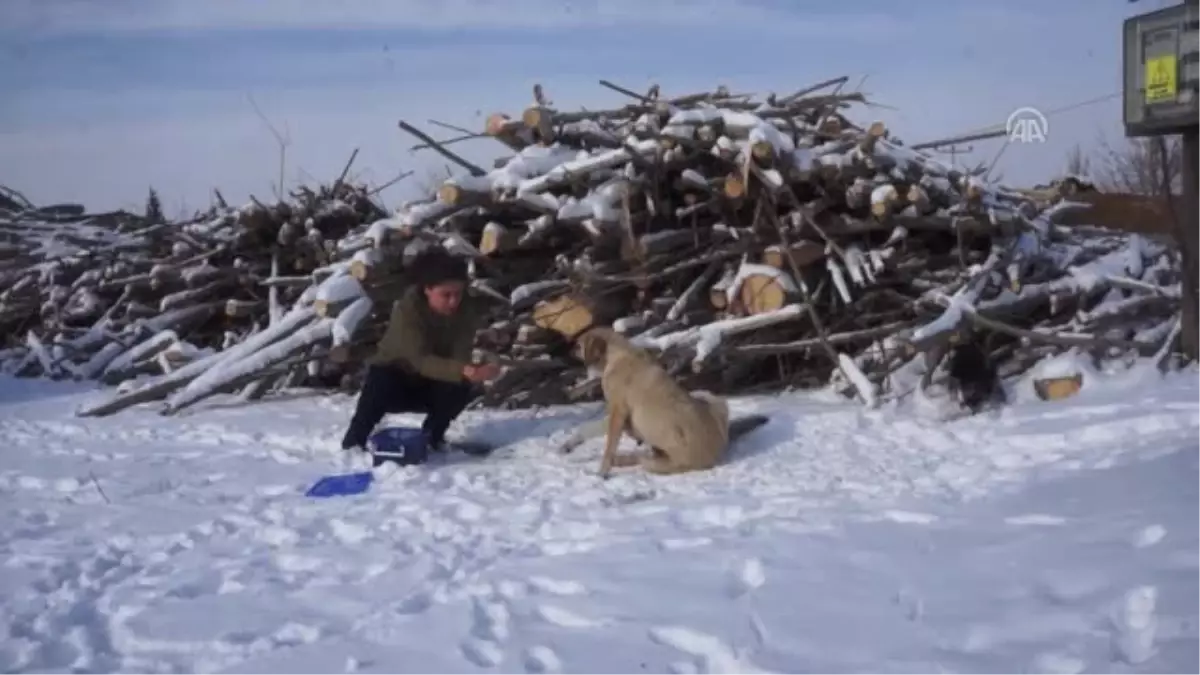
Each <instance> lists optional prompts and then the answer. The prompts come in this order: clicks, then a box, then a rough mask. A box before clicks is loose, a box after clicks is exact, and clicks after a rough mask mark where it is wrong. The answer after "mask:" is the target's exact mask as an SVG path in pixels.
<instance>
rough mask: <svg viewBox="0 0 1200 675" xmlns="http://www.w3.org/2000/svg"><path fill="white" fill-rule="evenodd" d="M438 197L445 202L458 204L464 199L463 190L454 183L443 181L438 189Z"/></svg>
mask: <svg viewBox="0 0 1200 675" xmlns="http://www.w3.org/2000/svg"><path fill="white" fill-rule="evenodd" d="M437 198H438V201H439V202H442V203H443V204H449V205H450V206H457V205H458V203H459V202H460V201H462V199H463V190H462V188H460V187H458V186H457V185H455V184H454V183H442V185H441V187H439V188H438V190H437Z"/></svg>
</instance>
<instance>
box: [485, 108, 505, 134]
mask: <svg viewBox="0 0 1200 675" xmlns="http://www.w3.org/2000/svg"><path fill="white" fill-rule="evenodd" d="M511 121H512V119H511V118H510V117H509V116H508V115H505V114H504V113H492V114H491V115H488V116H487V121H486V122H485V123H484V125H483V131H484V133H486V134H487V135H488V136H501V135H504V134H505V133H507V131H508V128H509V124H510V122H511Z"/></svg>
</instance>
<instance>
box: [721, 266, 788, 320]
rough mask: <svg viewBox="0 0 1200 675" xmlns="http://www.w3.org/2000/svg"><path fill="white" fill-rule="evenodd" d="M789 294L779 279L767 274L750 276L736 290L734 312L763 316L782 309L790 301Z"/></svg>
mask: <svg viewBox="0 0 1200 675" xmlns="http://www.w3.org/2000/svg"><path fill="white" fill-rule="evenodd" d="M790 296H791V294H790V293H789V292H788V291H787V289H786V288H784V286H783V284H781V283H780V282H779V279H778V278H777V277H775V276H773V275H768V274H750V275H747V276H746V277H745V278H744V279H743V280H742V285H741V287H740V288H738V293H737V299H736V303H735V307H734V309H735V311H737V312H738V313H742V314H763V313H766V312H773V311H775V310H777V309H780V308H782V307H783V306H784V305H787V304H788V303H789V302H790V301H791V297H790Z"/></svg>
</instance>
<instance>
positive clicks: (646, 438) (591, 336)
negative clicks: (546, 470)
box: [563, 327, 767, 478]
mask: <svg viewBox="0 0 1200 675" xmlns="http://www.w3.org/2000/svg"><path fill="white" fill-rule="evenodd" d="M576 344H577V347H578V350H579V356H580V358H581V359H582V360H583V362H584V363H585V364H586V365H587V366H588V367H589V369H591V370H593V371H598V372H600V373H601V375H600V386H601V389H602V390H603V392H604V403H605V417H604V419H603V420H601V421H600V424H602V425H603V433H605V443H604V454H603V455H602V457H601V460H600V475H601V476H602V477H605V478H607V477H608V475H609V473H610V472H611V471H612V469H613V467H628V466H635V465H639V464H640V465H641V466H642V468H643V469H645V470H646V471H649V472H651V473H656V474H676V473H683V472H687V471H700V470H705V469H711V468H712V467H714V466H716V465H717V464H718V463H719V462H720V461H721V459H722V458H723V457H724V455H725V450H726V448H727V447H728V445H729V441H730V439H731V434H732V436H733V437H736V436H738V435H741V434H743V433H746V432H747V431H750V430H751V429H754V428H756V427H758V426H761V425H762V424H765V423H766V422H767V418H766V417H765V416H762V415H754V416H749V417H743V418H740V419H738V420H735V424H734V425H731V424H730V420H729V405H728V403H726V401H725V399H723V398H721V397H719V396H716V395H714V394H712V393H710V392H706V391H697V392H692V393H689V392H688V391H686V390H685V389H684V388H683V387H681V386H680V385H679V384H678V383H677V382H675V380H673V379H672V378H671V376H670V375H668V374H667V372H666V371H665V370H664V369H663V367H662V366H661V365H659V363H658V362H657V361H656V360H655V359H654V358H653V357H652V356H650V354H648V353H646V352H645V351H644V350H642V349H640V348H638V347H637V346H635V345H634V344H632V343H631V342H630V341H629V340H628V339H627V338H626V337H625V336H623V335H621V334H620V333H617V332H616V331H614V330H612V329H611V328H602V327H596V328H591V329H588V330H587V331H585V332H584V333H583V334H582V335H581V336H579V338H577V340H576ZM597 431H598V430H597V429H596V427H595V426H593V425H586V426H585V428H583V429H581V430H580V432H579V433H577V434H576V436H575V437H574V439H572V440H571V441H569V442H568V443H567V444H566V445H565V446H564V447H563V451H564V452H570V451H571V450H572V449H573V448H574V447H575V446H577V445H578V444H579V443H582V442H583V440H585V439H586V438H588V437H591V436H593V435H599V433H598V432H597ZM622 433H627V434H629V436H630V437H632V438H633V439H634V440H636V441H637V442H638V443H639V444H643V445H646V446H649V450H648V451H647V452H645V453H637V454H628V455H618V454H617V444H618V443H619V442H620V439H621V434H622Z"/></svg>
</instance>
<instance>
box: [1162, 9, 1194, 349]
mask: <svg viewBox="0 0 1200 675" xmlns="http://www.w3.org/2000/svg"><path fill="white" fill-rule="evenodd" d="M1184 4H1186V5H1187V6H1188V10H1189V11H1190V10H1192V8H1195V10H1196V11H1200V0H1186V2H1184ZM1180 141H1181V144H1182V155H1183V156H1182V157H1181V160H1182V162H1181V163H1182V165H1183V166H1182V167H1181V168H1182V175H1181V177H1180V178H1181V183H1182V185H1181V189H1182V192H1183V195H1182V199H1181V202H1182V203H1181V204H1180V205H1178V208H1177V209H1175V214H1174V216H1175V217H1174V219H1172V221H1174V225H1175V240H1176V243H1177V244H1178V245H1180V258H1181V261H1180V262H1181V265H1180V267H1181V269H1180V273H1181V274H1182V277H1183V279H1182V283H1181V286H1182V289H1183V307H1182V310H1183V325H1182V331H1181V333H1182V335H1181V339H1182V340H1181V341H1182V345H1181V346H1182V347H1183V353H1184V356H1186V357H1187V358H1188V359H1192V360H1196V359H1200V306H1198V303H1200V265H1198V263H1200V127H1190V129H1187V130H1184V131H1183V133H1182V135H1181V139H1180ZM1165 178H1166V177H1164V179H1165ZM1166 189H1168V190H1171V189H1172V186H1171V185H1166ZM1166 198H1168V199H1170V195H1166Z"/></svg>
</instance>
